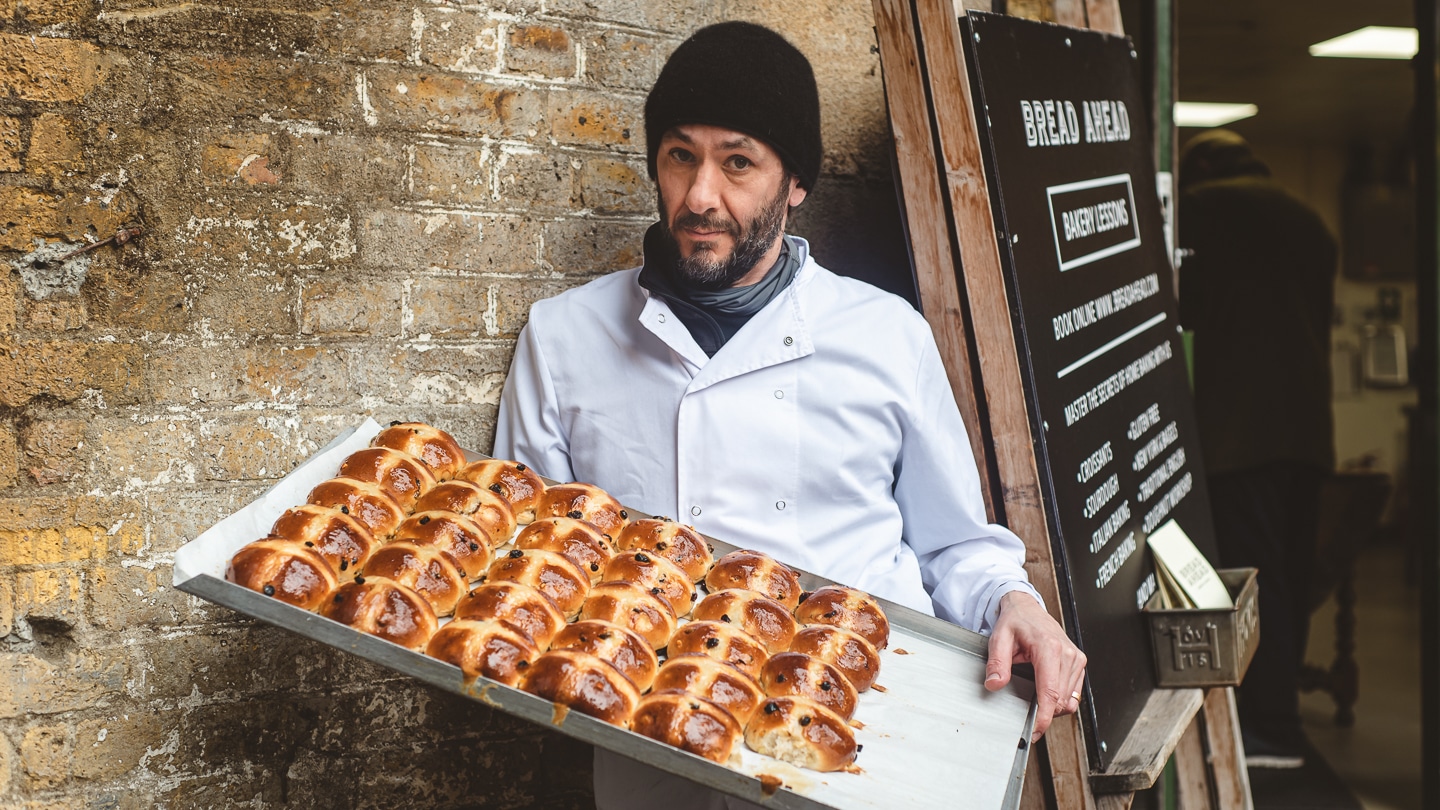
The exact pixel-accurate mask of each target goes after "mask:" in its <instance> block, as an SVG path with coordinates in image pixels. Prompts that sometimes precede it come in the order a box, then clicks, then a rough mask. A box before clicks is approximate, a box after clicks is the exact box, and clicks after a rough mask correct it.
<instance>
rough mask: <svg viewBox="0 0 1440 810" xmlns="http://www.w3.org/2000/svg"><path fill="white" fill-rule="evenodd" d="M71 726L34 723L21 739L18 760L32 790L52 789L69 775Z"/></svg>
mask: <svg viewBox="0 0 1440 810" xmlns="http://www.w3.org/2000/svg"><path fill="white" fill-rule="evenodd" d="M70 746H71V743H70V729H69V727H67V726H64V725H48V726H33V727H31V728H30V730H28V731H26V732H25V736H24V737H22V738H21V739H20V763H21V764H22V765H23V766H24V767H25V775H26V776H27V777H28V779H27V783H28V786H29V787H30V788H31V789H39V790H45V789H48V788H54V787H56V786H58V785H60V783H62V782H64V781H65V780H66V779H67V778H69V776H70Z"/></svg>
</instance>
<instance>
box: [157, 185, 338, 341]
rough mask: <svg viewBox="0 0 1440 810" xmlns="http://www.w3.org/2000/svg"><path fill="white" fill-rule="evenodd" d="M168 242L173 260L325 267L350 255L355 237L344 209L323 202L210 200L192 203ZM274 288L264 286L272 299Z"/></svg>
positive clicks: (250, 266)
mask: <svg viewBox="0 0 1440 810" xmlns="http://www.w3.org/2000/svg"><path fill="white" fill-rule="evenodd" d="M172 246H173V249H174V257H175V258H176V259H180V260H189V261H194V262H203V263H206V264H218V265H227V264H230V263H232V262H234V261H235V259H236V257H241V258H242V259H244V260H246V262H247V267H249V268H266V267H300V268H305V267H329V266H333V265H335V264H338V263H341V262H345V261H348V260H349V259H350V257H351V256H352V255H354V253H355V237H354V233H353V231H352V228H351V225H350V216H349V214H347V213H345V212H343V211H340V210H336V209H333V208H331V207H329V206H322V205H317V204H314V203H308V202H302V203H295V204H292V205H286V204H282V203H279V202H276V203H275V204H273V205H270V204H261V205H260V206H258V207H249V206H243V207H242V206H238V205H237V206H225V205H223V204H221V203H218V202H213V203H210V204H207V205H205V206H203V207H202V206H196V211H195V213H194V214H193V215H192V216H191V217H190V218H189V220H188V221H186V222H185V223H184V224H182V225H180V226H179V227H178V228H177V229H176V232H175V235H174V237H173V242H172ZM227 281H235V279H227ZM272 281H273V280H272ZM242 283H243V282H242ZM282 283H283V280H282ZM250 286H251V287H255V286H260V287H263V286H264V282H260V283H259V284H258V285H257V284H255V283H251V284H250ZM277 292H278V291H276V290H269V291H265V293H266V294H267V296H268V297H272V298H273V297H274V295H275V294H276V293H277ZM232 314H233V313H232ZM201 317H203V316H201ZM252 320H253V319H252Z"/></svg>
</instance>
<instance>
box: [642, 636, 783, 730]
mask: <svg viewBox="0 0 1440 810" xmlns="http://www.w3.org/2000/svg"><path fill="white" fill-rule="evenodd" d="M653 688H654V689H655V691H657V692H659V691H662V690H665V689H678V690H680V691H682V692H688V693H690V694H692V695H699V696H700V697H703V698H705V699H706V700H709V701H710V702H711V703H714V704H716V705H717V706H720V707H721V708H722V709H724V710H725V711H727V712H730V714H731V716H733V717H734V718H735V719H736V720H737V721H739V723H740V725H742V726H743V725H745V724H746V723H748V722H750V717H751V716H752V715H754V714H755V710H756V709H758V708H760V701H762V700H764V699H765V693H764V692H763V691H761V689H760V685H759V684H758V683H756V682H755V679H754V678H751V677H750V676H749V675H746V674H745V673H743V672H741V671H740V670H738V669H736V668H735V667H734V666H732V665H730V664H727V663H725V662H724V661H716V660H715V659H714V658H710V657H709V656H705V655H700V654H699V653H687V654H685V655H675V656H672V657H671V658H670V659H669V660H667V661H666V662H665V664H664V665H663V666H661V667H660V672H659V673H657V674H656V675H655V683H654V684H653Z"/></svg>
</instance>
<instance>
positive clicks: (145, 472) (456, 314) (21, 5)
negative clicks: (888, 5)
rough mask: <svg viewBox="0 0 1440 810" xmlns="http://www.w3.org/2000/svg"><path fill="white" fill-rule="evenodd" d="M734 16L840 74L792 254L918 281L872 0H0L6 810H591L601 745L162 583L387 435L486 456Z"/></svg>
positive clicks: (829, 87)
mask: <svg viewBox="0 0 1440 810" xmlns="http://www.w3.org/2000/svg"><path fill="white" fill-rule="evenodd" d="M723 18H748V19H754V20H758V21H762V22H767V23H769V24H771V25H773V26H776V27H778V28H780V29H782V30H784V31H786V32H787V33H789V34H790V35H791V36H792V38H793V39H794V40H795V41H796V42H797V44H799V45H800V46H801V47H802V49H804V50H806V51H807V52H808V53H809V54H810V55H811V57H812V59H813V60H814V61H815V62H816V66H817V69H818V72H819V74H820V80H821V85H822V96H823V99H824V103H825V105H826V122H827V123H826V137H827V140H828V148H827V153H826V160H825V167H826V178H825V180H823V181H822V185H821V186H820V191H819V192H818V193H817V194H816V195H815V196H814V197H812V200H811V202H810V203H807V206H806V208H805V209H802V216H801V217H800V222H799V224H798V226H797V227H798V229H799V231H800V232H802V233H809V234H811V235H813V236H814V237H815V241H816V243H817V251H818V252H819V253H820V255H821V256H822V258H823V257H824V256H825V255H826V253H827V250H828V253H829V255H831V256H832V257H833V261H832V264H834V265H837V266H838V268H839V269H842V270H845V269H848V270H851V271H854V272H858V273H861V274H864V273H865V272H867V271H873V270H874V269H875V268H877V267H879V268H887V269H888V270H889V271H892V272H893V271H894V270H895V269H896V268H897V267H901V268H903V261H904V251H903V247H902V245H901V243H900V241H899V229H898V224H897V223H898V219H897V216H896V214H895V210H894V201H893V200H894V191H893V187H892V185H891V181H890V176H889V169H888V166H889V157H888V151H887V150H888V148H889V146H888V143H887V141H886V132H887V127H886V123H885V117H884V102H883V97H882V93H881V86H880V77H879V70H878V60H877V57H876V56H875V55H874V53H873V52H872V50H871V45H872V44H873V35H872V33H871V19H870V10H869V3H868V0H846V1H845V2H844V3H842V4H839V5H827V4H814V3H809V2H800V1H799V0H781V1H780V2H759V0H746V1H745V2H739V1H738V0H731V1H730V2H706V0H607V2H598V0H493V2H490V3H488V4H486V3H479V4H471V3H458V2H441V0H405V1H403V2H402V0H247V1H246V2H243V3H238V4H231V3H228V2H225V0H214V2H205V1H204V0H202V2H198V3H189V2H186V3H180V2H172V0H0V261H3V262H4V263H5V269H6V271H7V272H3V273H0V806H4V807H11V806H15V807H32V806H33V807H67V808H68V807H86V808H111V807H116V808H140V807H221V806H235V805H240V804H247V805H248V806H256V807H281V806H296V807H307V808H308V807H409V806H427V807H460V806H494V807H567V806H575V807H579V806H584V805H586V804H587V803H588V801H589V794H588V791H589V786H588V779H589V760H588V752H587V750H586V749H585V748H584V747H583V746H579V745H576V744H574V743H570V742H567V741H566V740H565V739H564V738H562V737H559V736H555V735H551V734H548V733H545V732H543V731H541V730H539V729H537V728H536V727H533V726H530V725H527V724H524V723H520V722H517V721H513V720H510V719H508V718H507V717H505V716H503V715H498V714H495V713H493V712H490V711H487V710H485V709H484V708H483V707H480V706H478V705H475V704H471V703H468V702H464V701H459V700H456V699H454V698H451V697H447V696H446V695H444V694H441V693H438V692H435V691H432V690H430V689H428V688H424V687H421V686H418V685H416V684H414V683H412V682H410V681H408V680H405V679H399V678H394V677H390V676H388V675H387V674H386V673H385V672H383V671H381V670H378V669H376V668H374V667H371V666H369V665H367V664H365V663H364V662H362V661H359V660H358V659H354V658H352V657H348V656H344V655H340V654H335V653H332V652H330V651H329V650H328V649H326V648H323V647H320V646H317V645H314V644H312V643H310V642H307V641H303V640H300V639H296V638H293V637H290V636H288V635H286V634H284V633H281V632H279V631H276V630H273V629H270V628H267V627H264V626H260V625H257V624H255V623H252V622H250V621H247V620H243V619H241V618H239V617H237V616H236V615H235V614H232V613H230V612H228V611H226V610H224V609H220V608H217V607H213V606H210V605H208V604H206V603H203V602H200V601H197V600H194V599H191V598H188V597H186V596H185V595H184V594H181V593H178V592H176V591H175V590H173V589H172V588H171V587H170V579H171V561H172V558H173V554H174V552H175V550H176V548H178V547H179V546H180V545H181V544H183V543H184V542H186V541H187V540H188V539H190V538H193V537H195V536H196V535H197V534H198V533H199V532H200V531H202V530H203V529H204V528H206V527H207V526H209V525H210V524H212V523H213V522H215V521H216V520H217V519H219V518H220V517H222V516H224V515H225V514H227V513H228V512H230V511H232V510H234V509H235V508H237V507H238V506H239V505H241V504H243V503H245V502H246V501H248V500H249V499H251V498H253V497H254V496H255V495H256V494H257V493H258V492H259V491H261V490H262V489H264V488H265V487H266V486H267V485H268V484H269V483H270V482H271V481H273V480H274V479H275V478H277V477H279V476H280V475H283V474H284V473H285V472H287V471H288V470H289V469H290V468H291V467H292V466H293V465H294V464H295V463H296V462H297V461H299V460H300V459H302V458H304V457H306V456H307V455H309V454H310V453H312V452H313V451H314V450H316V449H317V448H318V447H319V446H320V445H322V444H323V443H325V442H326V441H328V440H329V439H330V438H331V437H332V436H333V435H334V434H335V433H337V432H338V431H340V430H341V429H342V428H344V427H346V426H349V425H351V424H354V423H356V422H357V421H358V420H359V419H360V418H362V417H363V416H365V415H374V416H375V417H377V418H378V419H381V420H389V419H393V418H414V419H426V420H433V421H434V422H435V423H437V424H439V425H442V426H444V427H446V428H448V429H449V430H451V431H452V432H454V433H455V434H456V435H457V437H459V438H460V439H461V440H462V442H463V443H464V444H466V445H467V446H471V447H476V448H488V447H489V445H490V441H491V435H492V422H493V416H494V411H495V404H496V400H497V398H498V395H499V391H500V388H501V385H502V384H503V381H504V375H505V371H506V369H507V367H508V363H509V359H510V354H511V351H512V347H513V341H514V339H515V336H516V333H517V331H518V330H519V329H520V327H521V326H522V325H523V323H524V320H525V315H526V311H527V308H528V306H529V304H530V303H531V302H532V301H534V300H536V299H538V298H540V297H543V296H547V295H550V294H553V293H555V292H557V291H559V290H561V289H563V288H565V287H568V286H571V285H574V284H577V283H581V282H583V281H585V280H586V279H588V278H590V277H593V276H594V275H595V274H598V273H603V272H607V271H610V270H614V269H618V268H621V267H625V266H630V265H633V264H634V263H635V262H636V259H637V257H638V238H639V235H640V234H641V232H642V231H643V229H644V227H645V226H646V224H647V222H648V220H649V212H650V211H651V210H652V207H653V202H652V191H651V189H650V185H649V183H648V181H647V179H646V178H645V169H644V160H643V151H642V150H643V129H642V126H641V109H642V104H643V98H644V92H645V90H646V89H647V87H648V85H649V83H650V82H651V81H652V79H653V77H654V76H655V75H656V73H657V72H658V70H659V67H660V65H661V63H662V62H663V59H664V57H665V55H666V54H668V52H669V51H670V50H671V49H672V48H673V47H674V46H675V45H676V44H677V43H678V42H679V41H680V40H681V39H682V38H683V37H684V36H685V34H686V33H688V31H690V30H692V29H693V28H695V27H698V26H700V25H702V24H704V23H706V22H710V21H714V20H718V19H723ZM129 225H135V226H139V227H142V228H143V229H144V231H145V232H144V234H143V235H142V236H140V237H138V238H137V239H135V240H133V241H132V242H131V243H130V244H128V245H126V246H125V247H124V248H123V249H116V248H114V247H104V248H100V249H98V250H95V251H93V252H90V253H88V254H86V255H85V256H84V257H81V258H77V259H72V260H70V261H68V262H64V263H61V262H58V261H56V259H57V258H58V257H59V256H60V255H62V254H63V253H65V252H67V251H69V250H72V249H74V248H76V247H79V246H81V245H82V244H85V243H87V242H90V241H94V240H96V239H98V238H104V237H107V236H109V235H111V234H113V233H114V232H115V231H116V229H117V228H120V227H122V226H129ZM902 275H903V270H902Z"/></svg>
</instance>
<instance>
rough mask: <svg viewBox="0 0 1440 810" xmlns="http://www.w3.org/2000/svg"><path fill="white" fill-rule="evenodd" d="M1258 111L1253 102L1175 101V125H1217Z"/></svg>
mask: <svg viewBox="0 0 1440 810" xmlns="http://www.w3.org/2000/svg"><path fill="white" fill-rule="evenodd" d="M1258 112H1260V108H1259V107H1256V106H1255V105H1254V104H1221V103H1216V102H1210V101H1177V102H1175V126H1177V127H1218V126H1224V125H1225V124H1228V123H1230V122H1232V121H1239V120H1240V119H1242V118H1249V117H1250V116H1252V115H1254V114H1256V113H1258Z"/></svg>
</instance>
